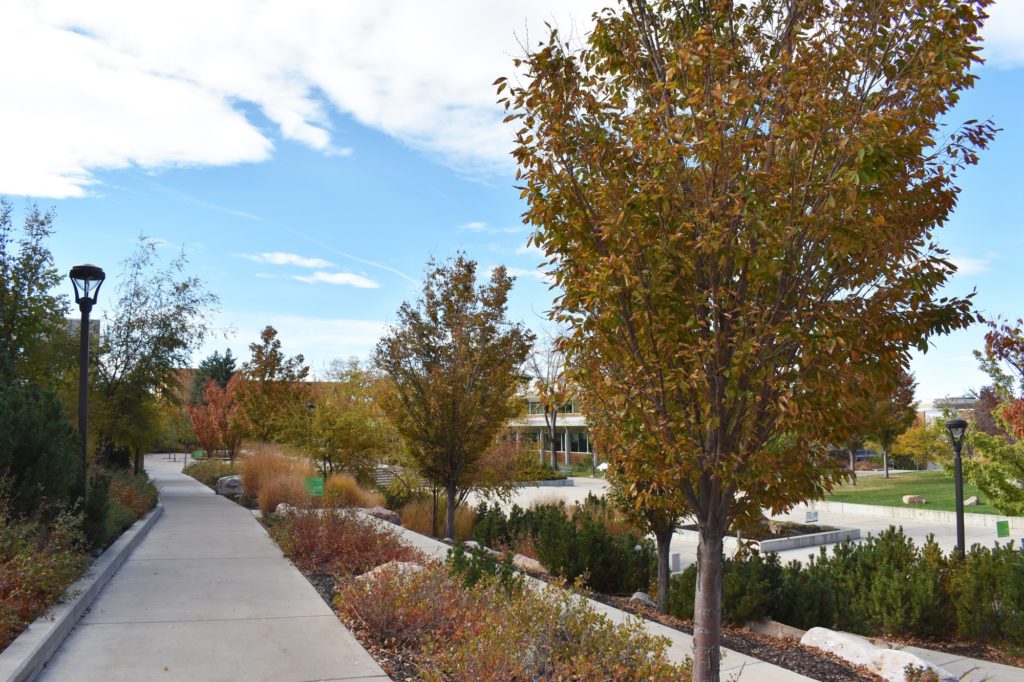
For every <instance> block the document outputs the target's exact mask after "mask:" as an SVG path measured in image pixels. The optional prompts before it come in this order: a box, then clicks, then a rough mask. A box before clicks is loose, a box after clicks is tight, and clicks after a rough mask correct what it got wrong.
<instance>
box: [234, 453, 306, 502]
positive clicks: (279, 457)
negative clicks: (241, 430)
mask: <svg viewBox="0 0 1024 682" xmlns="http://www.w3.org/2000/svg"><path fill="white" fill-rule="evenodd" d="M241 472H242V485H244V486H245V493H246V495H248V496H249V497H255V498H258V497H259V495H260V491H261V490H262V489H263V487H264V485H265V484H266V482H267V481H271V480H275V479H280V478H282V477H284V476H292V477H295V478H298V479H299V482H300V483H302V482H303V481H302V479H305V478H306V477H307V476H313V466H312V465H311V464H310V463H309V460H308V459H306V458H304V457H301V456H298V455H293V454H290V453H289V452H288V451H287V450H286V449H285V448H283V447H281V446H279V445H276V444H273V443H262V444H260V445H258V446H256V448H255V449H254V450H253V451H252V452H251V454H248V455H246V456H245V457H244V458H243V459H242V464H241ZM277 485H280V484H279V483H278V484H277Z"/></svg>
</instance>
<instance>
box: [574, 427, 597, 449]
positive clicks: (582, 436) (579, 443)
mask: <svg viewBox="0 0 1024 682" xmlns="http://www.w3.org/2000/svg"><path fill="white" fill-rule="evenodd" d="M569 449H570V450H571V451H572V452H593V450H591V449H590V438H589V437H588V435H587V433H586V432H585V431H570V432H569Z"/></svg>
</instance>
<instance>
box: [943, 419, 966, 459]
mask: <svg viewBox="0 0 1024 682" xmlns="http://www.w3.org/2000/svg"><path fill="white" fill-rule="evenodd" d="M946 430H947V431H949V437H950V438H951V439H952V440H953V447H954V448H955V449H956V451H957V452H960V446H961V445H962V444H963V442H964V434H965V433H967V422H966V421H964V420H963V419H950V420H949V421H947V422H946Z"/></svg>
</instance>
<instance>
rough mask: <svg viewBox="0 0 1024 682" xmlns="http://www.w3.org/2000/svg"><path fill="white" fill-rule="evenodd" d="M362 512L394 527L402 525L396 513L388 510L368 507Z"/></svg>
mask: <svg viewBox="0 0 1024 682" xmlns="http://www.w3.org/2000/svg"><path fill="white" fill-rule="evenodd" d="M363 511H364V512H366V513H367V514H369V515H370V516H373V517H375V518H378V519H380V520H381V521H387V522H388V523H393V524H395V525H396V526H401V525H402V518H401V517H400V516H399V515H398V512H396V511H391V510H390V509H385V508H384V507H369V508H366V509H363Z"/></svg>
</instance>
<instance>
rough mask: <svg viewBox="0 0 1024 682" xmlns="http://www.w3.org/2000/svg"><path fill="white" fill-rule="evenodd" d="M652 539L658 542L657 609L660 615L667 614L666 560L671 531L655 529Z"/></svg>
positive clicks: (667, 567)
mask: <svg viewBox="0 0 1024 682" xmlns="http://www.w3.org/2000/svg"><path fill="white" fill-rule="evenodd" d="M654 539H655V540H657V542H658V608H659V609H660V610H661V612H662V613H666V612H668V588H669V576H670V575H671V573H670V571H671V567H670V566H669V561H668V559H669V549H670V546H671V544H672V529H671V528H669V529H667V530H666V529H662V528H658V529H655V531H654Z"/></svg>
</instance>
